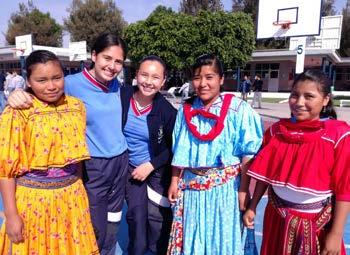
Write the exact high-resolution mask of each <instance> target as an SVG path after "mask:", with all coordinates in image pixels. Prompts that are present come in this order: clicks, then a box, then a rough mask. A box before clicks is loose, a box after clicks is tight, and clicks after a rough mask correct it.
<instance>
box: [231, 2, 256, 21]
mask: <svg viewBox="0 0 350 255" xmlns="http://www.w3.org/2000/svg"><path fill="white" fill-rule="evenodd" d="M258 8H259V6H258V1H256V0H232V11H233V12H238V11H243V12H245V13H249V14H251V15H252V19H253V21H254V23H256V18H257V13H258Z"/></svg>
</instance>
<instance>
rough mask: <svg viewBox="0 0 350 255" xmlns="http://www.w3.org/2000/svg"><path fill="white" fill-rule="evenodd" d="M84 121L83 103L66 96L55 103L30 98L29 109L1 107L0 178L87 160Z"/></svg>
mask: <svg viewBox="0 0 350 255" xmlns="http://www.w3.org/2000/svg"><path fill="white" fill-rule="evenodd" d="M85 123H86V119H85V108H84V105H83V103H82V102H81V101H79V100H78V99H75V98H73V97H69V96H64V97H63V98H61V100H60V101H59V102H57V103H56V104H55V105H53V104H47V103H44V102H42V101H40V100H39V99H37V98H34V100H33V107H31V108H29V109H22V110H15V109H12V108H10V107H7V108H5V110H4V112H3V113H2V115H1V117H0V177H2V178H11V177H16V176H19V175H22V174H24V173H26V172H28V171H29V170H30V169H36V170H39V169H42V170H47V169H48V168H49V167H63V166H66V165H69V164H72V163H75V162H79V161H81V160H84V159H88V158H89V152H88V149H87V145H86V142H85Z"/></svg>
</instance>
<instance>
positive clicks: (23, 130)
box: [0, 50, 98, 255]
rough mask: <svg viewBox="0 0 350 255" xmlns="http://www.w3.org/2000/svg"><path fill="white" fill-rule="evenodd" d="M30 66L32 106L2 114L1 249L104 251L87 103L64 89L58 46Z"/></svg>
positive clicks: (25, 254)
mask: <svg viewBox="0 0 350 255" xmlns="http://www.w3.org/2000/svg"><path fill="white" fill-rule="evenodd" d="M26 71H27V85H28V88H29V93H30V94H29V95H30V97H31V98H32V106H31V107H30V108H28V109H22V110H15V109H12V108H10V107H6V108H5V110H4V112H3V114H2V115H1V117H0V190H1V195H2V201H3V205H4V213H5V222H4V224H2V227H1V231H0V253H1V254H21V255H30V254H40V255H49V254H52V255H59V254H89V255H91V254H98V247H97V243H96V239H95V234H94V231H93V227H92V224H91V219H90V213H89V202H88V197H87V194H86V191H85V189H84V186H83V182H82V180H81V170H82V161H83V160H87V159H89V158H90V157H89V153H88V148H87V144H86V139H85V128H86V126H85V123H86V121H85V118H86V116H85V107H84V104H83V103H82V102H81V101H79V100H78V99H76V98H73V97H70V96H66V95H65V94H64V76H63V68H62V66H61V63H60V61H59V59H58V58H57V56H56V55H55V54H53V53H52V52H49V51H45V50H38V51H33V52H32V53H31V54H30V55H29V56H28V57H27V61H26Z"/></svg>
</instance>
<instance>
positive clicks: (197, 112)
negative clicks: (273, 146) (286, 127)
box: [167, 54, 262, 255]
mask: <svg viewBox="0 0 350 255" xmlns="http://www.w3.org/2000/svg"><path fill="white" fill-rule="evenodd" d="M223 81H224V77H223V67H222V64H221V62H220V60H219V59H218V58H217V57H216V56H215V55H212V54H205V55H202V56H200V57H199V58H197V59H196V62H195V64H194V65H193V66H192V85H193V87H194V88H195V91H196V94H197V96H196V97H195V98H192V99H191V100H188V101H187V102H186V103H185V104H184V105H183V107H180V109H179V111H178V114H177V118H176V123H175V127H174V131H173V141H174V142H173V153H174V155H173V160H172V167H173V169H172V180H171V185H170V187H169V195H168V197H169V200H170V201H171V202H172V203H173V204H174V209H173V210H174V211H173V212H174V220H173V225H172V230H171V234H170V241H169V248H168V253H167V254H171V255H175V254H176V255H180V254H181V255H187V254H210V255H223V254H243V249H244V238H242V237H241V224H242V220H241V213H240V210H245V207H246V204H247V201H248V199H249V194H248V187H249V179H248V178H247V175H246V169H247V166H248V165H249V162H250V159H251V158H252V157H253V156H254V155H255V153H257V151H258V149H259V147H260V145H261V141H262V124H261V119H260V117H259V115H258V114H257V113H256V112H255V111H254V110H253V109H252V108H251V107H250V105H249V104H247V103H246V102H245V101H242V100H241V99H238V98H237V97H234V96H233V95H231V94H221V93H220V87H221V85H222V84H223Z"/></svg>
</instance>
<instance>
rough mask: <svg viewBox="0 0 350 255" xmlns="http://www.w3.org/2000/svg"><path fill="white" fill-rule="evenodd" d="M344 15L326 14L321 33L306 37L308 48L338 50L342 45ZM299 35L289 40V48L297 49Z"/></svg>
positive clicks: (322, 20)
mask: <svg viewBox="0 0 350 255" xmlns="http://www.w3.org/2000/svg"><path fill="white" fill-rule="evenodd" d="M342 20H343V16H342V15H335V16H326V17H322V19H321V33H320V35H318V36H309V37H307V38H306V45H305V47H306V49H327V50H336V49H339V47H340V39H341V29H342ZM297 46H298V37H293V38H291V39H290V42H289V50H296V48H297Z"/></svg>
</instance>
